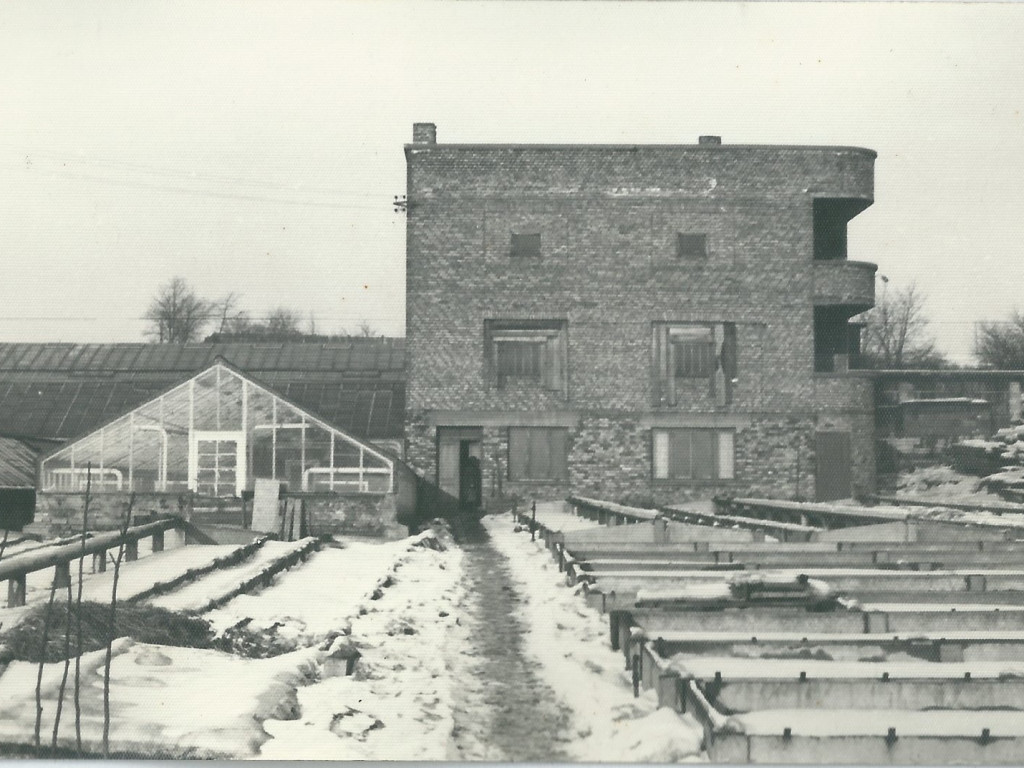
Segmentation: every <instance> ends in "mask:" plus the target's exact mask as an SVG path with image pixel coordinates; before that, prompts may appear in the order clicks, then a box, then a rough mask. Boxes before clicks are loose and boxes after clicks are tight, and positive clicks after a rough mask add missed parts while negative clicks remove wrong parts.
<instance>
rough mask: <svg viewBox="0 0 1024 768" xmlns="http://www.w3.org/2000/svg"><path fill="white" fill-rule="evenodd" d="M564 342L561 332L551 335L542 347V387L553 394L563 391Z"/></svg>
mask: <svg viewBox="0 0 1024 768" xmlns="http://www.w3.org/2000/svg"><path fill="white" fill-rule="evenodd" d="M564 350H565V342H564V340H563V338H562V332H559V333H555V334H552V335H551V336H550V337H549V338H548V340H547V343H546V344H545V345H544V355H545V364H544V386H545V387H547V388H548V389H551V390H554V391H555V392H564V391H565V352H564Z"/></svg>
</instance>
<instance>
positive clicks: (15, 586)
mask: <svg viewBox="0 0 1024 768" xmlns="http://www.w3.org/2000/svg"><path fill="white" fill-rule="evenodd" d="M189 528H191V526H189V525H188V523H186V522H185V521H184V520H182V519H181V518H180V517H167V518H164V519H162V520H157V521H155V522H152V523H145V524H143V525H136V526H133V527H131V528H129V529H128V530H127V531H126V532H125V534H124V539H123V540H124V544H125V554H124V556H125V560H127V561H132V560H136V559H138V556H139V541H140V540H141V539H146V538H149V537H152V539H153V551H154V552H159V551H161V550H162V549H163V548H164V533H165V532H166V531H168V530H171V529H181V530H188V529H189ZM121 541H122V536H121V532H120V531H110V532H109V533H99V534H95V535H93V536H89V537H88V538H86V540H85V542H84V544H83V542H82V541H77V542H74V543H71V544H60V545H58V546H52V547H42V548H39V549H33V550H30V551H28V552H24V553H21V554H18V555H15V556H14V557H11V558H9V559H5V560H3V561H2V562H0V581H6V582H7V607H8V608H15V607H18V606H22V605H24V604H25V590H26V577H27V576H28V574H30V573H34V572H36V571H42V570H45V569H46V568H55V569H56V573H55V574H54V582H55V584H56V585H57V586H58V587H62V586H66V585H67V584H68V583H69V582H70V579H71V563H72V561H74V560H77V559H78V558H80V557H84V556H86V555H98V554H100V553H106V551H107V550H108V549H113V548H114V547H118V546H120V545H121ZM96 565H97V566H98V570H101V571H102V570H104V569H105V568H106V558H105V557H104V558H98V559H97V560H96Z"/></svg>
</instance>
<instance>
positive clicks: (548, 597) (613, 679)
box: [453, 516, 703, 763]
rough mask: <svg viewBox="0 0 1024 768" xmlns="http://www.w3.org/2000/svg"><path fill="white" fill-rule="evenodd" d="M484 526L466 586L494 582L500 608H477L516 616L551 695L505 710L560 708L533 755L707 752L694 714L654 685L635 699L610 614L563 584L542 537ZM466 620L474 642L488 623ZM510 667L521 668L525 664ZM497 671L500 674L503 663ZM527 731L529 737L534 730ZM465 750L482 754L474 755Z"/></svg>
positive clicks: (650, 758) (609, 758)
mask: <svg viewBox="0 0 1024 768" xmlns="http://www.w3.org/2000/svg"><path fill="white" fill-rule="evenodd" d="M483 525H484V528H485V529H486V531H487V533H488V541H487V542H486V543H485V544H484V545H483V547H484V548H482V549H481V550H480V551H481V553H482V555H483V556H482V557H480V558H476V559H474V558H471V556H470V554H469V551H468V550H467V556H466V561H467V562H466V568H467V574H466V579H467V584H470V585H471V584H473V583H474V582H479V581H480V580H481V578H482V579H483V580H485V581H487V580H493V581H494V583H495V584H499V585H500V587H501V588H500V589H499V590H498V591H499V593H500V594H501V595H503V596H504V597H503V598H497V599H495V598H493V596H492V595H489V596H488V600H489V601H492V602H493V603H494V604H496V605H497V606H501V607H500V608H498V607H495V606H494V605H492V607H491V608H490V609H489V612H486V613H483V614H478V619H479V618H488V619H489V620H493V613H495V612H496V611H501V610H503V611H506V612H507V613H508V614H510V615H513V616H514V617H515V619H516V622H515V623H516V625H518V627H519V628H520V629H521V632H522V637H521V638H520V643H521V645H520V646H519V648H518V651H517V652H518V653H519V654H521V656H522V658H523V667H524V668H525V669H527V670H528V671H529V674H530V676H531V677H532V678H533V679H535V680H536V681H537V685H538V687H537V690H538V691H543V692H544V695H543V697H539V700H538V701H536V702H534V703H531V702H530V701H529V700H527V701H526V702H522V703H521V705H520V706H521V709H519V711H516V712H512V713H509V715H508V717H509V718H510V719H511V720H519V719H527V720H530V713H531V711H538V712H540V713H541V714H542V715H543V716H545V717H550V714H549V713H550V712H551V711H554V712H557V715H556V716H554V717H553V718H552V719H551V722H552V723H555V724H557V727H558V733H557V734H554V735H553V736H552V737H551V738H550V742H549V744H548V745H547V749H548V752H547V753H546V754H545V753H544V752H543V751H541V752H539V753H534V754H533V755H531V757H532V758H533V759H541V760H548V761H555V760H572V761H581V762H630V763H636V762H679V761H688V760H694V761H696V760H701V759H703V758H702V755H701V748H700V745H701V739H702V737H703V730H702V728H701V727H700V725H699V724H698V723H697V722H696V721H695V720H693V719H692V718H691V717H689V716H687V715H679V714H678V713H676V712H674V711H672V710H670V709H658V708H657V700H656V698H655V695H654V693H653V692H645V693H644V694H643V695H641V696H640V697H639V698H634V697H633V689H632V679H631V677H630V675H629V674H628V673H627V672H626V671H625V669H624V661H623V657H622V655H621V654H619V653H617V652H615V651H612V650H611V648H610V647H609V645H608V641H607V625H606V622H605V620H604V619H603V618H602V617H601V616H600V614H598V613H597V612H596V611H594V610H593V609H592V608H590V607H588V606H587V605H586V604H585V603H584V602H583V600H582V598H581V596H580V595H579V594H578V592H577V591H576V590H574V589H571V588H569V587H567V586H565V579H564V575H563V574H560V573H559V572H558V566H557V565H556V564H555V562H554V561H553V559H552V557H551V554H550V552H548V551H547V550H546V549H545V548H544V546H543V544H542V543H541V542H540V541H535V542H531V541H530V534H529V533H528V532H519V533H516V532H514V524H513V522H512V519H511V517H510V516H493V517H487V518H484V520H483ZM467 546H468V545H467ZM473 567H478V568H481V569H484V572H483V573H477V574H476V575H475V578H474V574H472V573H471V572H470V571H469V569H472V568H473ZM492 593H493V590H492ZM468 627H469V630H468V631H467V635H469V637H468V638H467V639H468V640H469V642H470V643H472V636H473V635H474V634H479V632H482V631H485V630H486V627H481V626H479V625H474V623H473V622H472V621H469V622H468ZM478 644H479V643H478ZM472 647H473V646H472V645H470V646H469V650H470V651H472ZM499 658H500V657H499ZM485 668H486V667H485ZM512 669H513V670H515V671H518V670H519V667H518V666H516V667H513V668H512ZM458 671H459V669H458V665H456V667H455V669H454V670H453V672H455V673H456V674H455V675H454V677H455V679H456V680H458V679H459V677H460V676H459V675H458V674H457V673H458ZM493 671H494V673H495V674H496V675H498V676H501V672H500V666H499V667H495V668H494V670H493ZM494 684H495V680H493V679H488V680H487V681H486V683H485V684H484V687H485V688H486V686H490V685H494ZM546 697H550V698H546ZM485 698H486V691H485ZM484 711H486V710H484ZM468 712H469V713H472V714H471V720H472V719H473V718H474V717H475V718H479V717H480V716H481V715H480V711H479V710H477V712H476V713H473V710H472V708H468ZM525 738H527V739H529V738H530V737H529V735H528V734H527V736H526V737H525ZM490 746H492V748H493V746H494V744H493V743H492V744H491V745H490ZM464 756H465V757H468V758H470V759H480V757H479V756H478V755H475V754H466V755H464ZM524 758H525V755H508V756H507V759H524ZM485 759H491V758H490V757H489V756H488V757H487V758H485Z"/></svg>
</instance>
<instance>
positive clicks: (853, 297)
mask: <svg viewBox="0 0 1024 768" xmlns="http://www.w3.org/2000/svg"><path fill="white" fill-rule="evenodd" d="M877 269H878V265H876V264H872V263H871V262H868V261H849V260H847V259H830V260H827V261H815V262H814V267H813V270H814V272H813V274H814V303H815V304H816V305H818V306H823V305H831V306H845V307H850V314H856V313H858V312H863V311H865V310H867V309H870V308H871V307H873V306H874V305H875V271H876V270H877Z"/></svg>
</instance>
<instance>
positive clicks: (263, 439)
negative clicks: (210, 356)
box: [40, 362, 395, 497]
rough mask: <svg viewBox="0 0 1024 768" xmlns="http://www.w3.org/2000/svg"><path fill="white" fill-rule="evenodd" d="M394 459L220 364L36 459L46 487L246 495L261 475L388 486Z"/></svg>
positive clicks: (309, 484) (305, 486)
mask: <svg viewBox="0 0 1024 768" xmlns="http://www.w3.org/2000/svg"><path fill="white" fill-rule="evenodd" d="M394 470H395V467H394V461H392V460H391V459H390V458H388V457H387V456H386V455H384V454H383V453H381V452H380V451H379V450H377V449H375V448H373V447H372V446H371V445H369V444H367V443H366V442H364V441H362V440H359V439H358V438H355V437H353V436H352V435H349V434H347V433H345V432H343V431H342V430H339V429H337V428H335V427H332V426H331V425H330V424H328V423H326V422H324V421H323V420H321V419H319V418H317V417H315V416H313V415H312V414H310V413H308V412H305V411H303V410H302V409H300V408H298V407H296V406H295V405H293V404H291V403H289V402H288V401H287V400H285V399H283V398H282V397H281V396H279V395H276V394H275V393H273V392H272V391H270V390H269V389H267V388H266V387H264V386H261V385H260V384H257V383H256V382H254V381H253V380H252V379H250V378H248V377H246V376H245V375H244V374H243V373H241V372H240V371H238V370H237V369H235V368H233V367H231V366H230V365H227V364H225V363H223V362H217V363H214V365H212V366H211V367H210V368H208V369H206V370H205V371H203V372H202V373H200V374H198V375H196V376H194V377H193V378H191V379H189V380H188V381H186V382H184V383H182V384H179V385H178V386H176V387H174V388H173V389H171V390H169V391H167V392H165V393H164V394H162V395H160V396H159V397H157V398H155V399H153V400H151V401H149V402H147V403H145V404H144V405H141V406H139V407H137V408H135V409H134V410H132V411H130V412H129V413H126V414H124V415H123V416H121V417H119V418H117V419H115V420H114V421H111V422H110V423H108V424H106V425H105V426H103V427H102V428H100V429H98V430H95V431H94V432H92V433H90V434H88V435H86V436H84V437H81V438H79V439H77V440H74V441H72V442H70V443H68V444H67V445H64V446H62V447H61V448H60V449H59V450H57V451H55V452H53V453H51V454H50V455H48V456H46V457H45V458H44V459H43V460H42V462H41V463H40V488H41V490H43V491H47V492H57V493H60V492H70V493H79V492H81V491H84V490H85V489H86V486H87V485H89V486H90V488H91V490H92V491H93V492H96V493H102V492H126V491H136V492H182V491H193V492H195V493H197V494H200V495H203V496H220V497H224V496H240V495H241V494H242V492H243V491H246V490H251V489H252V488H253V485H254V483H255V480H256V478H268V479H273V480H279V481H280V482H281V483H282V484H286V485H287V488H288V490H289V491H303V492H334V493H343V494H360V493H374V494H381V493H390V492H392V491H393V489H394Z"/></svg>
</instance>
